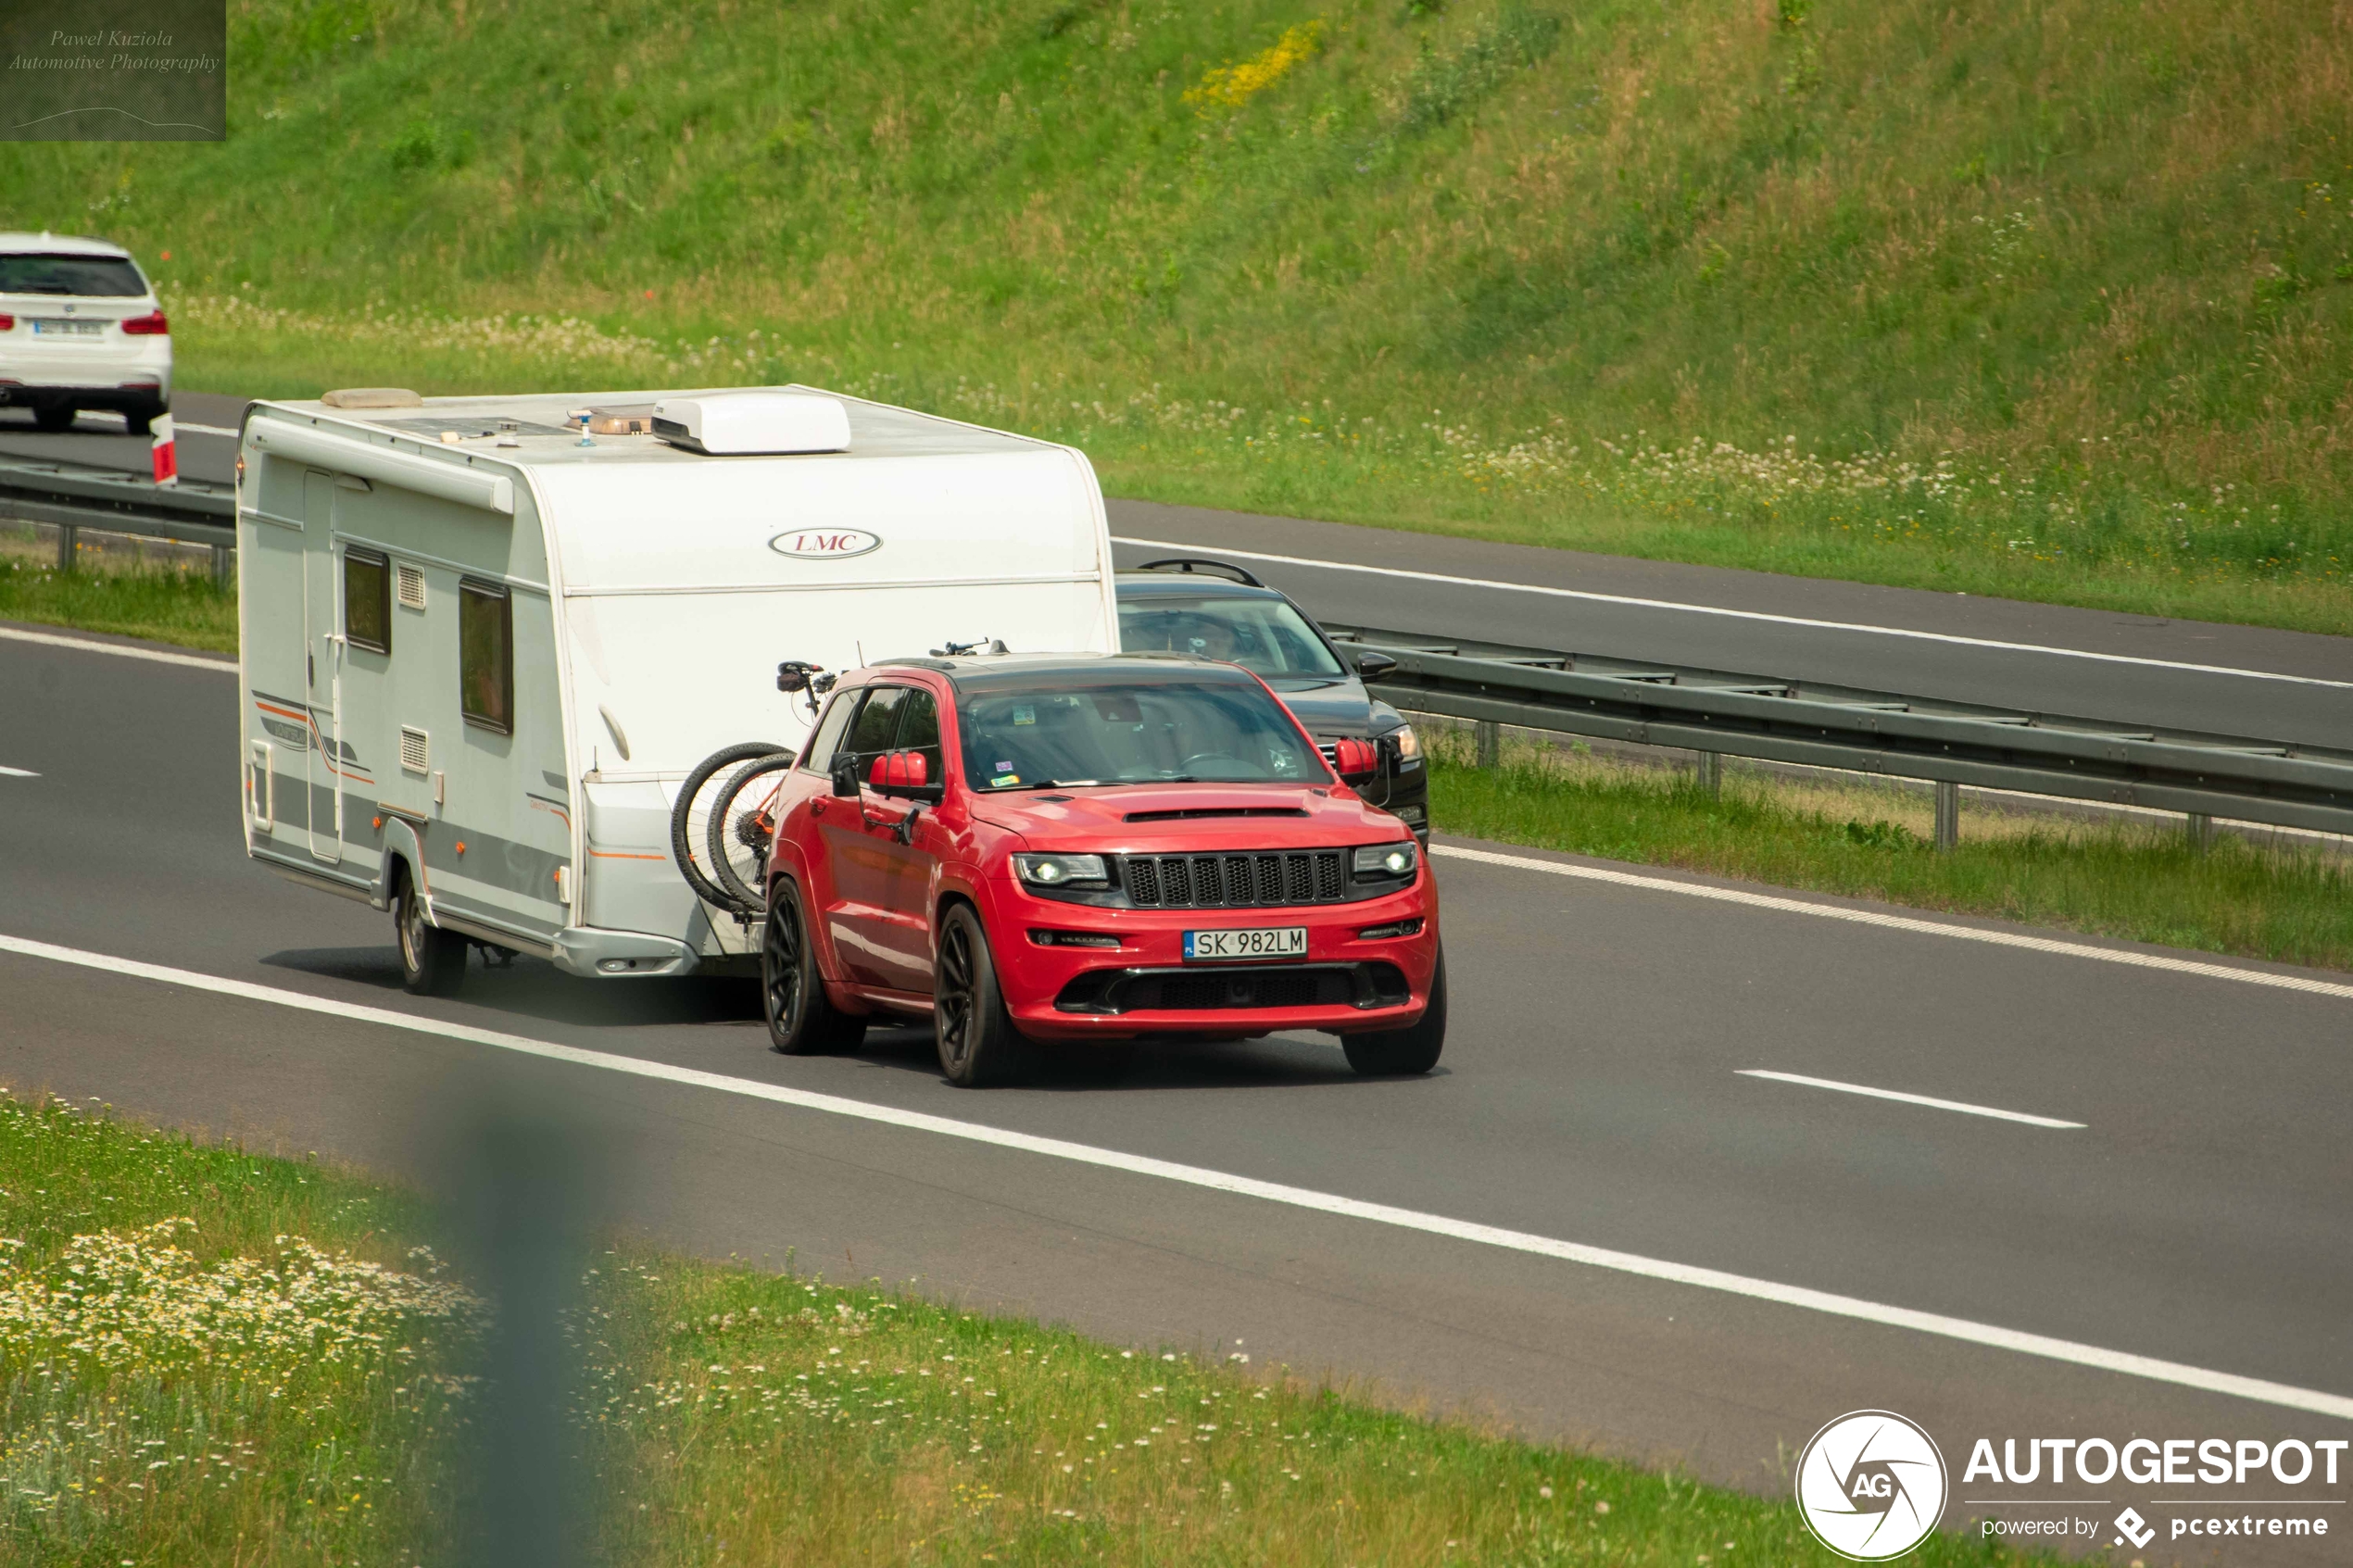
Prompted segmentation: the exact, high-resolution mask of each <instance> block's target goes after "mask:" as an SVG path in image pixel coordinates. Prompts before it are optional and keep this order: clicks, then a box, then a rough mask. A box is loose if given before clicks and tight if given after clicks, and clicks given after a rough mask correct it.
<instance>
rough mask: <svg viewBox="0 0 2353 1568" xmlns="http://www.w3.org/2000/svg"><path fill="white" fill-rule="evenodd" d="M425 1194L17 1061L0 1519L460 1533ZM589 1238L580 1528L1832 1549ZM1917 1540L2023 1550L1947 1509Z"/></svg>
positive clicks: (855, 1292)
mask: <svg viewBox="0 0 2353 1568" xmlns="http://www.w3.org/2000/svg"><path fill="white" fill-rule="evenodd" d="M429 1219H430V1216H429V1215H428V1214H427V1212H426V1210H424V1208H423V1206H422V1205H421V1204H420V1203H418V1202H417V1201H416V1200H414V1199H413V1198H410V1197H409V1196H407V1195H405V1194H403V1193H401V1192H399V1191H396V1190H388V1189H385V1188H383V1187H380V1186H375V1185H370V1184H367V1183H365V1182H362V1181H359V1180H358V1179H356V1178H353V1177H351V1176H349V1175H346V1174H341V1173H333V1172H330V1171H325V1170H322V1169H321V1168H320V1167H318V1166H317V1165H315V1164H308V1163H302V1164H297V1163H291V1162H288V1161H284V1160H272V1159H265V1158H259V1157H256V1156H253V1155H249V1154H246V1153H244V1152H242V1151H240V1150H238V1149H235V1148H211V1147H205V1146H201V1145H195V1144H191V1143H190V1142H188V1141H186V1140H185V1139H183V1138H181V1137H177V1136H173V1135H165V1134H160V1133H154V1132H149V1131H146V1130H145V1129H142V1128H139V1127H137V1126H134V1125H131V1124H127V1123H121V1122H118V1121H115V1120H112V1119H110V1118H108V1117H106V1116H102V1115H98V1114H94V1113H82V1112H77V1111H75V1110H71V1109H69V1108H68V1107H65V1106H61V1105H58V1104H56V1103H54V1102H26V1101H21V1100H16V1099H10V1098H5V1097H0V1237H5V1238H6V1240H5V1242H4V1243H0V1253H5V1255H6V1261H5V1262H4V1263H0V1314H5V1316H4V1317H0V1322H5V1324H6V1332H5V1333H0V1434H4V1436H0V1441H4V1442H5V1449H0V1482H5V1484H6V1499H5V1500H0V1556H6V1557H7V1558H8V1559H9V1560H10V1561H14V1562H42V1563H57V1564H87V1565H89V1568H118V1565H119V1564H120V1563H123V1562H133V1563H138V1564H143V1565H144V1564H149V1563H177V1562H238V1563H243V1564H273V1563H295V1562H303V1563H315V1562H322V1561H323V1562H338V1563H345V1564H353V1565H359V1564H384V1565H388V1568H397V1565H403V1564H409V1563H412V1562H435V1561H446V1560H447V1556H448V1552H449V1548H450V1541H449V1537H448V1531H449V1529H450V1528H451V1523H452V1520H453V1518H454V1517H455V1516H456V1513H457V1506H458V1504H459V1500H460V1496H461V1494H460V1487H461V1486H462V1477H463V1476H464V1474H465V1465H464V1462H463V1461H464V1450H463V1448H462V1442H463V1428H464V1425H465V1424H466V1422H467V1420H468V1418H469V1411H470V1409H471V1407H472V1405H473V1403H474V1402H475V1401H478V1400H480V1399H484V1398H485V1397H490V1395H491V1392H492V1391H491V1390H488V1389H487V1388H485V1387H484V1386H483V1385H480V1384H477V1383H471V1382H468V1381H464V1380H463V1379H464V1375H465V1366H466V1356H467V1351H468V1348H469V1346H470V1345H471V1344H472V1342H473V1341H472V1335H473V1334H474V1332H475V1331H476V1325H477V1324H478V1323H479V1322H480V1321H481V1318H480V1311H481V1309H480V1308H479V1306H478V1304H476V1303H473V1302H472V1300H471V1298H467V1297H465V1296H463V1295H462V1293H461V1292H459V1291H458V1290H457V1289H455V1288H454V1287H453V1286H450V1285H448V1284H447V1283H446V1282H444V1281H442V1280H441V1279H439V1278H437V1277H433V1271H434V1269H435V1268H436V1267H437V1264H436V1263H435V1261H434V1259H433V1258H432V1256H431V1254H429V1253H424V1252H419V1251H416V1250H413V1248H417V1247H419V1246H421V1245H422V1242H421V1241H420V1239H419V1238H420V1237H422V1236H427V1235H429V1234H430V1233H431V1228H432V1227H431V1225H430V1223H429ZM167 1249H169V1250H167ZM98 1260H104V1263H103V1266H99V1267H93V1266H92V1265H93V1262H94V1261H98ZM593 1261H594V1262H595V1263H596V1265H597V1267H596V1268H595V1270H594V1271H593V1272H592V1273H590V1274H589V1276H588V1281H587V1283H588V1294H587V1298H586V1300H585V1304H584V1306H583V1308H582V1309H581V1312H580V1316H579V1318H578V1321H577V1323H576V1324H575V1330H576V1331H575V1332H574V1333H573V1334H572V1335H571V1336H570V1337H571V1338H572V1340H573V1343H574V1344H576V1345H577V1346H579V1347H580V1348H581V1349H582V1351H583V1353H584V1355H585V1363H586V1364H585V1381H584V1387H585V1389H586V1393H585V1397H584V1399H583V1400H582V1404H581V1408H580V1412H579V1413H580V1416H581V1421H580V1425H579V1431H580V1433H581V1443H582V1454H583V1458H582V1460H581V1463H582V1465H583V1468H584V1471H586V1470H588V1469H591V1468H593V1470H594V1472H595V1474H596V1476H597V1481H598V1486H597V1495H598V1498H600V1499H602V1505H601V1506H602V1512H601V1516H600V1517H599V1518H598V1520H596V1521H594V1522H593V1523H594V1524H595V1525H596V1530H595V1531H594V1532H593V1533H594V1534H595V1536H596V1538H597V1543H598V1545H597V1560H598V1561H602V1562H623V1563H636V1562H644V1563H663V1564H677V1563H705V1564H717V1563H726V1562H750V1563H768V1562H797V1563H844V1564H849V1563H858V1564H864V1563H870V1562H937V1563H943V1564H955V1563H972V1564H977V1563H982V1562H1027V1563H1054V1562H1074V1563H1075V1562H1088V1563H1102V1562H1110V1563H1132V1564H1139V1565H1141V1564H1147V1563H1185V1562H1192V1563H1205V1564H1206V1563H1261V1562H1297V1563H1331V1564H1345V1563H1362V1562H1400V1563H1403V1562H1412V1563H1438V1562H1463V1563H1497V1564H1511V1565H1513V1568H1551V1565H1556V1564H1557V1565H1567V1564H1576V1563H1604V1562H1606V1563H1613V1564H1628V1563H1630V1564H1637V1565H1645V1564H1656V1565H1659V1568H1665V1565H1667V1564H1674V1565H1676V1568H1690V1565H1691V1564H1693V1563H1702V1564H1705V1563H1708V1562H1715V1563H1718V1564H1723V1565H1727V1568H1733V1565H1737V1564H1740V1563H1743V1562H1759V1563H1773V1564H1781V1563H1801V1562H1806V1563H1810V1562H1822V1563H1830V1562H1835V1559H1832V1558H1831V1557H1830V1556H1829V1555H1828V1554H1827V1553H1825V1552H1823V1551H1822V1550H1821V1549H1819V1548H1818V1547H1816V1546H1815V1545H1814V1544H1813V1543H1812V1541H1811V1538H1810V1537H1807V1536H1806V1534H1805V1531H1804V1528H1803V1526H1802V1525H1801V1524H1800V1523H1799V1522H1798V1519H1797V1516H1796V1512H1795V1511H1794V1509H1793V1507H1792V1506H1791V1505H1790V1504H1789V1503H1788V1502H1787V1501H1786V1500H1782V1499H1757V1498H1752V1497H1747V1496H1744V1495H1742V1494H1739V1493H1734V1492H1728V1491H1724V1490H1721V1489H1718V1488H1714V1487H1709V1486H1699V1485H1695V1484H1693V1483H1692V1482H1690V1481H1687V1480H1684V1479H1681V1478H1679V1477H1676V1476H1672V1475H1664V1474H1653V1473H1648V1472H1644V1471H1641V1470H1638V1469H1635V1468H1633V1467H1630V1466H1627V1465H1623V1464H1617V1463H1611V1462H1607V1461H1599V1460H1593V1459H1588V1458H1583V1457H1579V1456H1577V1455H1573V1454H1568V1453H1565V1452H1562V1451H1560V1450H1557V1449H1547V1448H1543V1447H1540V1446H1537V1445H1532V1444H1528V1443H1521V1442H1516V1441H1512V1440H1509V1439H1506V1438H1501V1437H1496V1436H1486V1435H1482V1434H1478V1433H1475V1432H1471V1431H1467V1430H1465V1429H1463V1428H1460V1427H1453V1426H1446V1425H1441V1424H1432V1423H1429V1422H1425V1421H1419V1420H1415V1419H1411V1418H1408V1417H1404V1416H1399V1415H1393V1414H1389V1413H1386V1412H1383V1411H1376V1410H1372V1409H1368V1408H1366V1407H1365V1406H1363V1405H1360V1404H1355V1403H1352V1402H1350V1401H1348V1400H1346V1399H1340V1398H1338V1397H1336V1396H1334V1395H1333V1394H1331V1393H1330V1392H1328V1391H1326V1390H1321V1389H1317V1388H1315V1387H1312V1386H1305V1385H1302V1384H1299V1383H1297V1382H1295V1381H1291V1380H1288V1379H1283V1378H1276V1379H1272V1380H1269V1379H1267V1378H1266V1377H1265V1374H1266V1373H1267V1371H1268V1369H1266V1368H1265V1367H1264V1366H1263V1364H1262V1365H1259V1366H1254V1367H1252V1366H1245V1365H1244V1364H1243V1357H1244V1355H1245V1354H1246V1352H1245V1351H1242V1350H1233V1351H1229V1352H1226V1356H1227V1359H1226V1360H1223V1361H1219V1360H1216V1359H1214V1358H1207V1359H1203V1358H1196V1357H1194V1356H1191V1355H1184V1354H1178V1353H1176V1352H1146V1353H1139V1352H1135V1351H1126V1350H1119V1349H1115V1348H1111V1347H1108V1346H1104V1345H1101V1344H1097V1343H1095V1342H1092V1341H1090V1340H1087V1339H1083V1338H1080V1337H1078V1336H1075V1335H1071V1334H1065V1333H1059V1332H1055V1331H1053V1330H1050V1329H1043V1328H1039V1327H1037V1326H1035V1325H1032V1324H1028V1323H1014V1322H1011V1321H1007V1320H1002V1319H991V1318H985V1317H980V1316H976V1315H975V1314H972V1313H968V1312H962V1311H956V1310H954V1309H953V1308H950V1307H945V1306H941V1305H938V1304H937V1303H933V1302H927V1301H925V1300H923V1299H921V1298H917V1297H915V1296H912V1295H909V1294H904V1293H894V1292H886V1291H883V1290H881V1289H879V1288H875V1287H873V1286H862V1287H852V1288H841V1287H837V1286H829V1285H825V1284H824V1283H822V1282H820V1281H816V1280H809V1279H797V1278H793V1277H790V1276H778V1275H774V1274H767V1273H756V1272H753V1271H751V1270H749V1269H745V1268H740V1267H733V1266H724V1267H723V1266H716V1265H709V1264H701V1263H693V1262H687V1261H682V1260H678V1259H674V1258H668V1257H661V1256H658V1255H656V1254H653V1253H651V1252H648V1251H646V1250H642V1249H628V1248H623V1249H617V1250H614V1251H610V1252H607V1253H606V1254H604V1255H603V1256H601V1257H598V1258H596V1259H595V1260H593ZM371 1263H372V1264H374V1265H381V1267H371ZM77 1269H80V1270H81V1271H82V1272H76V1270H77ZM317 1325H324V1326H323V1327H321V1326H317ZM110 1331H112V1332H110ZM321 1346H325V1347H327V1348H329V1349H330V1351H331V1353H327V1354H321V1353H320V1347H321ZM297 1348H299V1350H297ZM1919 1561H1921V1562H1924V1563H1928V1564H1931V1565H1932V1564H1957V1563H1984V1564H1991V1563H2002V1562H2025V1561H2035V1560H2032V1559H2023V1558H2020V1557H2018V1556H2017V1555H2015V1554H2013V1553H2010V1552H2008V1551H2007V1550H2006V1549H2001V1548H1999V1547H1994V1546H1989V1545H1986V1544H1984V1543H1982V1542H1980V1541H1977V1540H1974V1539H1968V1538H1964V1537H1938V1538H1936V1539H1933V1540H1931V1542H1930V1543H1929V1544H1928V1545H1927V1546H1926V1547H1925V1548H1924V1549H1922V1550H1921V1552H1920V1554H1919Z"/></svg>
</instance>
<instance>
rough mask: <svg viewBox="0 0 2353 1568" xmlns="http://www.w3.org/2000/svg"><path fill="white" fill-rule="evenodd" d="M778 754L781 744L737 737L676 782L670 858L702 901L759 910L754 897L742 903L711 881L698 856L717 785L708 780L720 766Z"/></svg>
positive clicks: (751, 911) (747, 911)
mask: <svg viewBox="0 0 2353 1568" xmlns="http://www.w3.org/2000/svg"><path fill="white" fill-rule="evenodd" d="M782 755H786V753H785V751H784V748H783V747H781V746H775V745H774V744H772V743H770V742H768V741H764V740H748V741H739V742H737V743H736V745H734V746H723V747H722V748H721V749H719V750H717V751H714V752H712V753H711V755H710V756H708V757H706V758H704V759H702V760H701V761H699V762H698V763H696V764H695V769H694V771H692V772H690V773H688V774H687V775H686V782H685V783H683V784H680V785H679V786H678V803H677V804H676V805H675V806H673V807H672V808H671V809H670V858H671V859H673V860H675V861H676V862H677V863H678V874H679V875H681V876H683V877H685V878H686V885H687V886H689V887H691V888H693V889H694V890H695V897H698V898H700V899H701V900H702V901H703V902H704V903H706V904H712V905H716V906H717V907H718V908H720V909H730V910H734V911H736V912H738V913H742V914H754V913H757V912H758V911H759V909H760V901H759V900H758V899H756V898H755V899H753V900H751V901H750V902H749V904H746V903H744V902H741V901H739V900H738V899H737V898H736V896H735V895H734V894H732V893H730V892H728V891H727V890H726V889H725V888H724V887H722V886H720V885H719V884H717V883H716V882H713V881H712V880H711V876H710V874H709V873H708V872H705V871H704V870H703V868H702V865H701V863H700V860H699V857H700V855H701V854H702V853H704V848H703V847H704V845H705V843H706V841H707V839H708V838H709V835H710V825H711V807H712V805H713V804H714V803H715V800H716V797H717V796H718V789H717V788H716V787H715V786H714V785H713V784H712V782H711V781H712V780H714V779H716V778H717V777H718V776H719V773H720V771H721V770H723V769H726V768H733V767H736V766H737V765H739V764H741V763H745V762H749V761H750V760H751V759H753V758H755V757H776V756H782Z"/></svg>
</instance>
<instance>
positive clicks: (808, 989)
mask: <svg viewBox="0 0 2353 1568" xmlns="http://www.w3.org/2000/svg"><path fill="white" fill-rule="evenodd" d="M776 895H777V897H776V902H775V904H774V907H772V908H771V909H769V911H768V919H767V922H766V923H765V924H764V925H763V927H762V928H761V934H760V1011H761V1016H762V1017H764V1018H766V1019H767V1021H768V1041H769V1044H771V1045H772V1046H774V1047H775V1048H776V1049H778V1050H780V1051H782V1052H784V1053H785V1054H786V1056H809V1055H812V1054H813V1053H815V1052H818V1051H846V1050H854V1049H855V1048H857V1045H858V1042H859V1041H860V1040H862V1039H863V1038H865V1035H866V1021H865V1020H864V1019H862V1018H860V1017H859V1016H857V1015H856V1014H854V1013H847V1012H844V1011H842V1010H840V1009H839V1008H837V1007H836V1006H834V1002H833V998H832V997H828V996H826V995H825V983H824V978H823V977H822V976H820V975H819V974H818V972H817V949H816V947H814V946H813V945H812V943H811V942H810V940H809V922H808V918H807V917H806V915H805V914H804V913H803V912H802V909H801V903H800V888H799V885H798V884H795V883H794V882H793V881H792V880H791V879H790V878H788V877H786V878H779V879H778V881H777V883H776Z"/></svg>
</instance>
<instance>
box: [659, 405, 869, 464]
mask: <svg viewBox="0 0 2353 1568" xmlns="http://www.w3.org/2000/svg"><path fill="white" fill-rule="evenodd" d="M654 433H655V434H656V435H658V436H660V437H661V439H662V440H664V441H667V442H669V443H670V444H671V445H673V446H683V447H685V448H686V450H687V451H689V452H701V453H705V454H707V455H709V456H711V457H714V458H718V457H750V456H755V455H770V456H773V455H779V454H785V453H791V452H847V451H849V411H848V410H847V409H845V408H842V406H841V402H840V400H839V399H838V398H833V397H813V396H811V395H808V394H806V393H796V392H736V393H727V394H724V395H720V396H717V397H666V398H664V399H662V401H661V402H659V403H657V404H655V405H654Z"/></svg>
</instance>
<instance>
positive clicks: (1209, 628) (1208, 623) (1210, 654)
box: [1119, 595, 1346, 680]
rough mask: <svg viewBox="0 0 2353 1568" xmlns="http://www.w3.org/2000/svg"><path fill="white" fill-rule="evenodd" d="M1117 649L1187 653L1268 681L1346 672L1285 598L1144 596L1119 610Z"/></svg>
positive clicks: (1338, 674) (1133, 651)
mask: <svg viewBox="0 0 2353 1568" xmlns="http://www.w3.org/2000/svg"><path fill="white" fill-rule="evenodd" d="M1119 646H1121V647H1122V648H1125V649H1126V651H1128V652H1129V653H1189V654H1198V655H1199V656H1200V657H1202V658H1203V659H1224V660H1226V661H1227V662H1228V663H1231V664H1239V665H1240V666H1241V667H1242V668H1243V669H1245V670H1248V671H1251V672H1252V673H1253V674H1258V675H1264V676H1265V677H1267V678H1268V679H1270V680H1272V679H1277V678H1279V677H1284V676H1291V677H1297V676H1302V675H1319V676H1324V677H1327V678H1329V677H1336V676H1340V675H1343V674H1345V673H1346V671H1343V670H1341V669H1340V664H1339V662H1338V661H1337V660H1336V659H1333V658H1332V655H1331V650H1330V649H1329V648H1327V647H1326V646H1324V639H1323V638H1321V637H1319V636H1317V635H1316V634H1315V628H1314V627H1312V626H1310V625H1308V624H1307V621H1306V618H1305V617H1303V616H1302V615H1301V614H1300V613H1299V611H1297V610H1295V609H1293V608H1291V607H1290V600H1288V599H1274V598H1256V597H1243V596H1239V595H1237V596H1234V597H1232V598H1199V599H1192V598H1186V599H1171V598H1164V597H1162V596H1159V595H1153V596H1151V597H1149V598H1142V599H1136V600H1131V601H1128V602H1126V603H1123V604H1121V606H1120V607H1119Z"/></svg>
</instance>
